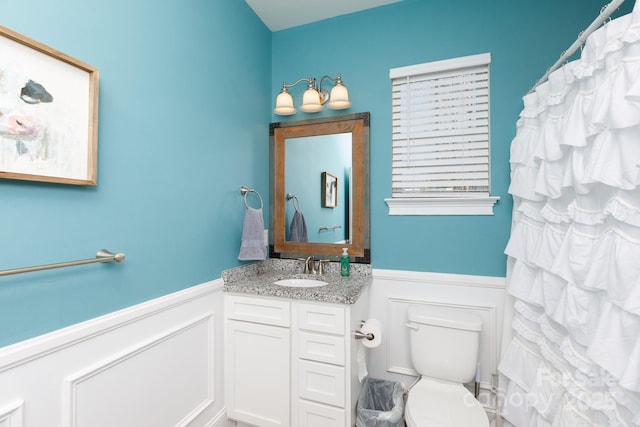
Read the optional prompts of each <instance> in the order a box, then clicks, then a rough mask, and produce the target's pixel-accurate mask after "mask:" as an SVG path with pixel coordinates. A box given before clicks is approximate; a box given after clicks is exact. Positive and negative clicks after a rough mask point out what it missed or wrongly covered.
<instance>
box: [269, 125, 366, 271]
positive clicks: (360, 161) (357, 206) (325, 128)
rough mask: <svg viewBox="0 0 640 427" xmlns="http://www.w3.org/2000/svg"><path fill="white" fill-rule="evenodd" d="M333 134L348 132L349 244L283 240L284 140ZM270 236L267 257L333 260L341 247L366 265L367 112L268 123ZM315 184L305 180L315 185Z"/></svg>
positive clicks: (353, 260)
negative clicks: (350, 157)
mask: <svg viewBox="0 0 640 427" xmlns="http://www.w3.org/2000/svg"><path fill="white" fill-rule="evenodd" d="M337 133H351V151H352V159H351V167H352V182H351V185H352V192H353V200H352V209H353V212H351V217H352V218H353V224H352V227H351V230H352V233H351V235H350V236H349V239H350V241H351V243H349V244H345V243H315V242H294V241H287V240H286V227H287V224H286V211H285V209H286V199H285V194H286V189H285V141H286V140H287V139H288V138H301V137H309V136H318V135H331V134H337ZM269 156H270V159H269V160H270V162H269V164H270V168H271V173H270V180H271V182H270V186H271V197H270V205H271V206H270V209H271V218H270V219H271V233H270V234H271V236H270V239H269V240H270V242H269V257H271V258H298V257H307V256H310V255H314V256H318V257H324V258H329V259H332V260H336V259H338V258H339V257H340V254H342V248H344V247H346V248H348V250H349V255H350V258H351V261H352V262H356V263H365V264H369V263H370V262H371V248H370V243H369V241H370V238H369V113H357V114H349V115H344V116H334V117H325V118H320V119H311V120H300V121H293V122H277V123H271V125H270V126H269ZM315 184H316V183H309V185H315Z"/></svg>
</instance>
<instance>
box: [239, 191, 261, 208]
mask: <svg viewBox="0 0 640 427" xmlns="http://www.w3.org/2000/svg"><path fill="white" fill-rule="evenodd" d="M249 193H255V194H256V196H258V198H259V199H260V207H259V208H258V209H262V208H263V207H264V203H263V202H262V196H261V195H260V193H258V192H257V191H256V190H254V189H253V188H247V187H245V186H244V185H243V186H242V187H240V194H242V195H243V196H244V205H245V206H246V207H247V209H249V204H248V203H247V195H248V194H249Z"/></svg>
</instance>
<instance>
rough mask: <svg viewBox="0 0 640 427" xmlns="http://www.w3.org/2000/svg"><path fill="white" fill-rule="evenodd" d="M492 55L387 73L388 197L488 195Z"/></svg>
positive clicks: (456, 59)
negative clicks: (389, 95) (389, 116)
mask: <svg viewBox="0 0 640 427" xmlns="http://www.w3.org/2000/svg"><path fill="white" fill-rule="evenodd" d="M490 62H491V56H490V54H481V55H473V56H468V57H464V58H455V59H450V60H445V61H437V62H431V63H427V64H420V65H413V66H409V67H402V68H395V69H392V70H391V73H390V77H391V80H392V104H393V105H392V109H393V117H392V132H393V138H392V139H393V155H392V161H393V164H392V197H393V198H411V197H421V198H425V197H478V196H488V195H489V63H490Z"/></svg>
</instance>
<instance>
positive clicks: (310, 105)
mask: <svg viewBox="0 0 640 427" xmlns="http://www.w3.org/2000/svg"><path fill="white" fill-rule="evenodd" d="M300 109H301V110H302V111H304V112H305V113H317V112H318V111H320V110H322V104H320V95H319V94H318V91H317V90H315V89H314V88H312V87H308V88H307V90H305V91H304V95H302V105H301V106H300Z"/></svg>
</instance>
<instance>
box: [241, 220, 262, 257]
mask: <svg viewBox="0 0 640 427" xmlns="http://www.w3.org/2000/svg"><path fill="white" fill-rule="evenodd" d="M266 256H267V250H266V247H265V244H264V220H263V219H262V209H254V208H247V210H246V212H245V214H244V225H243V227H242V241H241V242H240V254H239V255H238V259H239V260H240V261H251V260H263V259H265V258H266Z"/></svg>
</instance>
